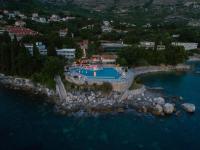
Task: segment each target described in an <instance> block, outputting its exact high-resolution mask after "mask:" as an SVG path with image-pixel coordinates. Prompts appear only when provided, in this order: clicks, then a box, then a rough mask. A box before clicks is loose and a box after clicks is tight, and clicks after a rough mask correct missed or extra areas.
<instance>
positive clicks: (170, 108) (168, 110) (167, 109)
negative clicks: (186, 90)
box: [163, 103, 174, 114]
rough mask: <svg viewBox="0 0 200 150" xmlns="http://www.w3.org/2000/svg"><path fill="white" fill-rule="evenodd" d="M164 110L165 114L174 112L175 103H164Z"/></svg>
mask: <svg viewBox="0 0 200 150" xmlns="http://www.w3.org/2000/svg"><path fill="white" fill-rule="evenodd" d="M163 111H164V113H165V114H172V113H173V112H174V105H173V104H170V103H166V104H164V106H163Z"/></svg>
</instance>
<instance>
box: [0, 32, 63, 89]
mask: <svg viewBox="0 0 200 150" xmlns="http://www.w3.org/2000/svg"><path fill="white" fill-rule="evenodd" d="M0 39H1V43H0V72H2V73H5V74H7V75H16V76H22V77H28V78H32V79H33V80H34V81H36V82H39V83H42V84H45V85H47V86H48V87H50V88H54V85H55V83H54V76H55V75H57V74H60V75H62V74H63V68H64V59H62V58H58V57H56V56H52V55H50V56H40V53H39V51H38V49H37V47H36V46H35V44H34V46H33V55H31V54H30V53H29V51H28V50H27V49H26V48H25V47H24V45H23V44H22V43H21V42H18V41H17V39H16V38H14V40H11V39H10V36H9V35H8V33H7V32H5V33H4V34H3V35H1V36H0Z"/></svg>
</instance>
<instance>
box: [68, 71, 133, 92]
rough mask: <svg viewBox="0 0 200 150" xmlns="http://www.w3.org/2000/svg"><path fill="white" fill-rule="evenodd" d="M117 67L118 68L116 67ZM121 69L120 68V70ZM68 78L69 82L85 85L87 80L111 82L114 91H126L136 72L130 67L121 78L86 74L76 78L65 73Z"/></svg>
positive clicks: (91, 82) (91, 81)
mask: <svg viewBox="0 0 200 150" xmlns="http://www.w3.org/2000/svg"><path fill="white" fill-rule="evenodd" d="M116 69H117V68H116ZM117 70H118V69H117ZM118 71H119V70H118ZM65 78H66V80H68V81H69V82H73V83H75V84H78V85H83V84H85V83H86V82H87V84H89V85H92V84H99V85H100V84H102V83H103V82H109V83H111V84H112V86H113V90H114V91H120V92H122V91H126V90H127V89H128V88H129V87H130V86H131V84H132V82H133V79H134V73H133V70H132V69H130V70H128V72H126V75H125V77H122V76H121V77H120V78H119V79H108V78H107V77H105V78H103V77H99V78H98V77H96V78H87V77H86V76H81V78H74V77H73V76H72V75H70V74H67V73H66V74H65Z"/></svg>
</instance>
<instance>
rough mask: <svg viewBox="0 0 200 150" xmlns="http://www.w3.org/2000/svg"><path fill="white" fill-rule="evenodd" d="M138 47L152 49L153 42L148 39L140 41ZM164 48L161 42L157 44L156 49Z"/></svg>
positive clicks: (153, 46)
mask: <svg viewBox="0 0 200 150" xmlns="http://www.w3.org/2000/svg"><path fill="white" fill-rule="evenodd" d="M139 47H143V48H145V49H154V48H155V42H148V41H144V42H140V45H139ZM165 48H166V47H165V45H162V44H158V45H157V50H165Z"/></svg>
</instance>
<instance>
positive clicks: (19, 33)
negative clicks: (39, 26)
mask: <svg viewBox="0 0 200 150" xmlns="http://www.w3.org/2000/svg"><path fill="white" fill-rule="evenodd" d="M7 31H8V32H9V33H12V34H15V35H16V36H25V35H37V34H38V32H35V31H33V30H31V29H28V28H23V27H7Z"/></svg>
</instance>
